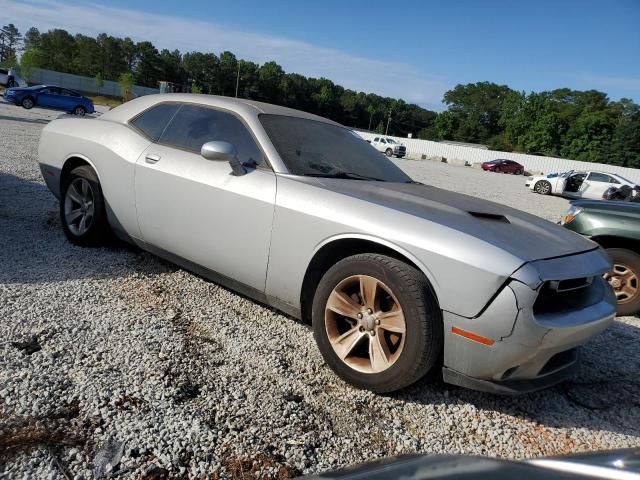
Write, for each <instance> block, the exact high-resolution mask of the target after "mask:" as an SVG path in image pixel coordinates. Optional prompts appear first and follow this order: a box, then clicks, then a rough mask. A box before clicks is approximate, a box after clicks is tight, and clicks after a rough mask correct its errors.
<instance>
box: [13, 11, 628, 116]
mask: <svg viewBox="0 0 640 480" xmlns="http://www.w3.org/2000/svg"><path fill="white" fill-rule="evenodd" d="M0 22H1V23H2V24H3V25H4V24H6V23H14V24H15V25H16V26H17V27H18V28H20V30H21V31H22V32H24V31H26V30H27V29H28V28H29V27H30V26H36V27H38V28H39V29H40V30H41V31H43V30H48V29H50V28H64V29H66V30H68V31H69V32H70V33H84V34H92V35H95V34H97V33H101V32H103V31H104V32H107V33H108V34H111V35H114V36H129V37H131V38H133V39H134V40H136V41H140V40H149V41H151V42H153V43H154V44H155V45H156V47H158V48H160V49H161V48H169V49H171V50H173V49H175V48H178V49H179V50H181V51H183V52H186V51H193V50H198V51H204V52H214V53H216V54H219V53H220V52H221V51H224V50H230V51H232V52H233V53H235V54H236V56H237V57H238V58H243V59H246V60H252V61H255V62H258V63H263V62H265V61H269V60H275V61H277V62H278V63H279V64H280V65H282V66H283V68H284V69H285V70H286V71H287V72H296V73H301V74H304V75H307V76H314V77H321V76H322V77H326V78H329V79H331V80H332V81H334V82H336V83H338V84H340V85H343V86H344V87H347V88H352V89H355V90H359V91H365V92H373V93H377V94H379V95H383V96H390V97H399V98H403V99H404V100H406V101H408V102H411V103H418V104H420V105H422V106H425V107H427V108H431V109H435V110H443V109H444V108H445V105H443V104H442V103H441V102H442V96H443V94H444V92H446V91H447V90H448V89H450V88H452V87H454V86H455V85H457V84H460V83H462V84H464V83H472V82H479V81H490V82H495V83H498V84H506V85H508V86H509V87H511V88H514V89H516V90H521V91H525V92H530V91H542V90H549V89H554V88H562V87H569V88H573V89H578V90H586V89H597V90H601V91H604V92H606V93H607V94H609V96H610V98H612V99H614V100H617V99H619V98H622V97H626V98H632V99H634V100H635V101H639V100H640V61H639V60H640V0H600V1H592V0H582V1H580V0H555V1H549V0H530V1H528V2H525V1H513V0H511V1H508V0H485V1H473V0H454V1H445V0H441V1H426V0H424V1H420V0H412V1H402V0H398V1H395V2H389V1H385V2H382V1H376V0H369V1H361V0H352V1H348V0H342V1H340V0H323V1H321V2H308V1H304V0H298V1H280V2H276V1H270V0H228V1H219V0H181V1H176V0H137V1H134V0H100V1H99V2H98V1H96V2H92V1H91V0H89V1H78V0H0Z"/></svg>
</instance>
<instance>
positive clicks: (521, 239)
mask: <svg viewBox="0 0 640 480" xmlns="http://www.w3.org/2000/svg"><path fill="white" fill-rule="evenodd" d="M305 180H311V179H305ZM312 180H314V181H316V184H317V185H320V186H322V188H324V189H327V190H331V191H334V192H337V193H341V194H344V195H348V196H350V197H356V198H358V199H361V200H364V201H366V202H372V203H375V204H378V205H382V206H385V207H387V208H389V209H391V210H394V211H398V212H402V213H405V214H408V215H412V216H414V217H416V220H426V221H431V222H435V223H438V224H440V225H444V226H447V227H449V228H451V229H454V230H457V231H460V232H462V233H464V234H466V235H469V236H472V237H475V238H477V239H479V240H482V241H484V242H487V243H489V244H491V245H493V246H495V247H497V248H501V249H503V250H505V251H507V252H509V253H510V254H512V255H513V256H515V257H517V258H519V259H521V260H522V261H523V262H529V261H533V260H540V259H546V258H554V257H560V256H564V255H571V254H575V253H580V252H585V251H589V250H594V249H595V248H598V247H597V245H596V244H595V243H594V242H592V241H590V240H588V239H586V238H583V237H581V236H580V235H577V234H575V233H574V232H571V231H569V230H567V229H564V228H562V227H560V226H559V225H556V224H554V223H551V222H549V221H547V220H544V219H542V218H540V217H537V216H535V215H531V214H528V213H525V212H522V211H520V210H516V209H514V208H510V207H507V206H504V205H500V204H497V203H493V202H489V201H486V200H481V199H479V198H475V197H471V196H468V195H463V194H460V193H456V192H451V191H448V190H443V189H441V188H437V187H433V186H429V185H421V184H403V183H391V182H375V181H373V182H369V181H359V180H342V179H329V178H315V179H312ZM425 232H426V228H425Z"/></svg>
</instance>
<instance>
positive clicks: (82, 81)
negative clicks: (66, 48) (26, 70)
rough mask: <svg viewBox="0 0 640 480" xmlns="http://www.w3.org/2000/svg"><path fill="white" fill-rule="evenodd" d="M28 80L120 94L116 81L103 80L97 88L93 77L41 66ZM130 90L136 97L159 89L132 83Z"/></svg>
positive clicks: (87, 91) (94, 91)
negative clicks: (101, 84)
mask: <svg viewBox="0 0 640 480" xmlns="http://www.w3.org/2000/svg"><path fill="white" fill-rule="evenodd" d="M28 81H29V83H31V84H41V85H57V86H59V87H63V88H69V89H71V90H78V91H80V92H83V93H94V94H97V95H110V96H112V97H120V96H122V92H121V90H120V84H119V83H118V82H112V81H110V80H104V85H103V86H102V87H100V88H97V87H96V80H95V78H91V77H83V76H81V75H73V74H71V73H61V72H54V71H53V70H45V69H43V68H32V69H31V73H30V75H29V78H28ZM132 90H133V93H134V94H135V95H136V96H137V97H139V96H142V95H151V94H153V93H159V89H157V88H149V87H141V86H138V85H134V86H133V88H132Z"/></svg>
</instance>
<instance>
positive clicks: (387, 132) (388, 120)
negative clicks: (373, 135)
mask: <svg viewBox="0 0 640 480" xmlns="http://www.w3.org/2000/svg"><path fill="white" fill-rule="evenodd" d="M389 123H391V110H389V118H388V119H387V128H386V129H385V131H384V134H385V136H386V135H388V134H389Z"/></svg>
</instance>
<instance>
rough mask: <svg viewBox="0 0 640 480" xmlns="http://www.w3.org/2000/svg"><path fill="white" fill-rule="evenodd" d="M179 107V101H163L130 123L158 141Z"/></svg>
mask: <svg viewBox="0 0 640 480" xmlns="http://www.w3.org/2000/svg"><path fill="white" fill-rule="evenodd" d="M179 108H180V105H179V104H177V103H161V104H159V105H156V106H155V107H152V108H150V109H149V110H147V111H145V112H142V113H141V114H140V115H138V116H137V117H135V118H134V119H133V120H131V121H130V122H129V123H131V124H132V125H133V126H134V127H136V128H137V129H138V130H140V131H141V132H142V133H144V134H145V135H146V136H147V137H149V138H150V139H151V140H153V141H154V142H156V141H157V140H158V139H159V138H160V135H162V131H163V130H164V127H166V126H167V124H168V123H169V121H170V120H171V118H172V117H173V115H174V114H175V113H176V112H177V111H178V109H179Z"/></svg>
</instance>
